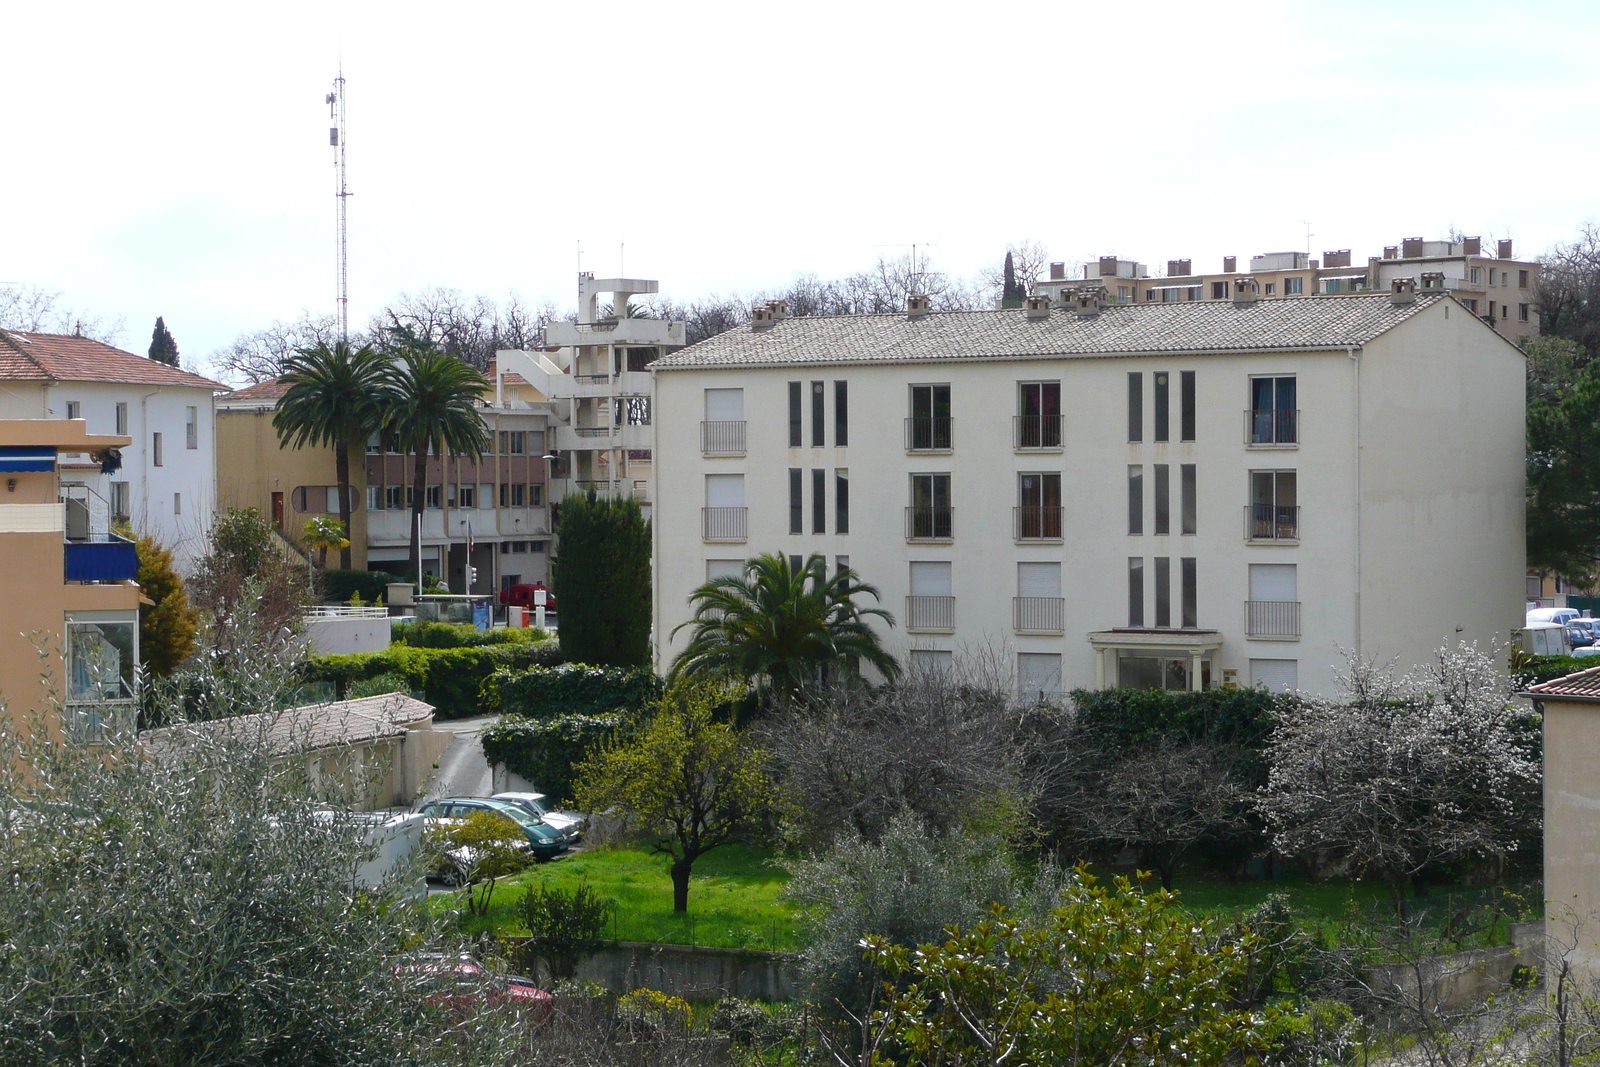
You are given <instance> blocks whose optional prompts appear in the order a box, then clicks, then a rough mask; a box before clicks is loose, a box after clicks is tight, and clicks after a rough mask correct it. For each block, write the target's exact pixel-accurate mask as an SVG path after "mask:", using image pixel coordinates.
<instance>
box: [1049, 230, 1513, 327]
mask: <svg viewBox="0 0 1600 1067" xmlns="http://www.w3.org/2000/svg"><path fill="white" fill-rule="evenodd" d="M1166 267H1167V269H1166V273H1165V274H1164V275H1157V276H1155V277H1152V276H1151V274H1150V268H1149V267H1147V266H1146V265H1145V264H1143V263H1137V262H1134V261H1132V260H1124V259H1118V258H1117V257H1115V256H1102V257H1101V258H1100V259H1099V261H1098V262H1095V263H1091V264H1087V265H1085V267H1084V271H1083V273H1084V279H1085V280H1087V281H1092V282H1098V283H1099V284H1101V285H1104V286H1105V287H1106V291H1107V293H1108V295H1109V297H1110V299H1112V300H1114V301H1116V302H1119V303H1124V304H1130V303H1187V302H1190V301H1211V300H1231V299H1232V298H1233V290H1234V288H1235V286H1237V285H1240V284H1243V285H1247V286H1253V287H1254V288H1255V290H1256V292H1257V295H1258V297H1259V298H1260V299H1262V300H1279V299H1285V298H1289V297H1299V296H1337V295H1340V294H1344V293H1361V292H1388V291H1389V287H1390V286H1391V284H1392V283H1393V282H1395V281H1396V280H1398V279H1402V278H1409V279H1410V280H1411V281H1412V282H1413V283H1414V284H1415V285H1416V287H1417V289H1419V290H1421V291H1423V292H1428V291H1430V290H1435V289H1437V290H1440V291H1444V292H1448V293H1450V294H1451V295H1453V296H1454V297H1455V298H1456V299H1457V300H1459V301H1460V302H1461V304H1462V306H1463V307H1465V308H1466V309H1467V310H1468V311H1471V312H1472V313H1473V314H1474V315H1478V316H1480V317H1482V318H1483V320H1484V321H1485V322H1487V323H1489V324H1490V325H1491V326H1493V327H1494V328H1495V331H1496V332H1498V333H1499V334H1500V335H1501V336H1502V337H1506V338H1509V339H1511V340H1513V341H1515V340H1519V339H1521V338H1523V337H1530V336H1535V335H1537V334H1538V333H1539V304H1538V297H1537V295H1536V294H1537V290H1538V285H1539V264H1538V262H1536V261H1534V260H1519V259H1515V258H1513V256H1512V243H1511V242H1510V241H1499V242H1497V243H1496V246H1495V253H1494V254H1493V255H1490V254H1489V253H1488V252H1487V251H1485V249H1484V244H1483V240H1482V238H1478V237H1463V238H1461V239H1459V240H1453V241H1425V240H1423V239H1422V238H1420V237H1408V238H1406V239H1405V240H1403V241H1401V242H1400V243H1399V244H1397V245H1389V246H1387V247H1385V248H1384V249H1383V254H1382V255H1381V256H1369V257H1367V258H1366V259H1364V260H1354V259H1352V258H1351V254H1350V250H1349V249H1348V248H1341V249H1333V250H1331V251H1326V252H1324V253H1323V254H1322V256H1321V258H1313V257H1312V255H1311V254H1310V253H1309V252H1270V253H1266V254H1264V255H1258V256H1251V257H1250V259H1249V261H1248V263H1247V264H1246V265H1245V267H1244V268H1242V269H1241V267H1240V265H1239V258H1238V257H1237V256H1224V257H1222V269H1221V270H1220V271H1216V272H1214V273H1209V274H1208V273H1205V272H1201V273H1195V271H1194V263H1193V261H1192V260H1188V259H1169V260H1167V264H1166ZM1078 284H1081V282H1078V281H1075V280H1072V279H1069V278H1067V276H1066V265H1065V264H1064V263H1053V264H1051V266H1050V277H1049V278H1048V279H1040V280H1038V281H1037V282H1036V283H1035V291H1037V292H1042V293H1046V294H1048V295H1049V296H1050V297H1051V298H1052V299H1055V300H1064V299H1066V298H1065V297H1063V295H1062V294H1063V293H1064V292H1069V291H1070V290H1071V288H1072V287H1073V286H1074V285H1078Z"/></svg>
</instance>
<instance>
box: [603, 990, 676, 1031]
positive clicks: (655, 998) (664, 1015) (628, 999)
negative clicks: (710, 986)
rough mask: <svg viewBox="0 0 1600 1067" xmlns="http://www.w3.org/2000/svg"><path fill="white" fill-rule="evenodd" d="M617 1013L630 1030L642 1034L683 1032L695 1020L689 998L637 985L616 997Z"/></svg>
mask: <svg viewBox="0 0 1600 1067" xmlns="http://www.w3.org/2000/svg"><path fill="white" fill-rule="evenodd" d="M617 1014H618V1015H619V1016H621V1018H622V1020H623V1022H624V1023H626V1024H627V1027H628V1032H629V1033H631V1034H634V1035H636V1036H639V1037H657V1036H665V1035H668V1034H683V1033H687V1032H688V1030H689V1024H690V1023H691V1022H692V1021H693V1020H694V1012H693V1010H692V1009H691V1008H690V1007H689V1002H688V1001H687V1000H684V999H683V998H682V997H674V996H669V995H668V994H666V993H661V992H658V991H657V990H654V989H635V990H634V991H633V992H631V993H624V994H622V996H621V997H620V998H618V1000H617Z"/></svg>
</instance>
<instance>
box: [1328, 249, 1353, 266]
mask: <svg viewBox="0 0 1600 1067" xmlns="http://www.w3.org/2000/svg"><path fill="white" fill-rule="evenodd" d="M1349 265H1350V250H1349V249H1348V248H1339V249H1335V250H1334V251H1332V252H1324V253H1322V266H1323V269H1325V270H1332V269H1333V268H1335V267H1348V266H1349Z"/></svg>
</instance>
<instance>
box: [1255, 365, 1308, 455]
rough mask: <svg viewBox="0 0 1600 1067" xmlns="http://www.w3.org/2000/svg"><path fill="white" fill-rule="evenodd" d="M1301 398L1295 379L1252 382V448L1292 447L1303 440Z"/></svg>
mask: <svg viewBox="0 0 1600 1067" xmlns="http://www.w3.org/2000/svg"><path fill="white" fill-rule="evenodd" d="M1298 402H1299V394H1298V391H1297V389H1296V385H1295V379H1294V378H1293V377H1292V376H1285V377H1281V378H1251V379H1250V420H1249V421H1250V444H1253V445H1284V444H1288V445H1292V444H1294V443H1295V442H1297V441H1298V440H1299V439H1300V438H1299V432H1298V431H1299V426H1298V423H1299V421H1300V419H1299V412H1298V410H1297V409H1296V405H1297V404H1298Z"/></svg>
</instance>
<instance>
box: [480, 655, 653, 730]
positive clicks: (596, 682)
mask: <svg viewBox="0 0 1600 1067" xmlns="http://www.w3.org/2000/svg"><path fill="white" fill-rule="evenodd" d="M660 696H661V679H659V678H657V677H656V676H655V675H654V674H652V673H651V672H650V671H649V670H648V669H647V668H644V667H588V666H585V665H583V664H581V663H567V664H563V665H561V666H559V667H550V668H548V669H545V670H529V671H520V672H519V671H515V670H500V671H496V672H495V673H494V674H493V675H491V676H490V677H489V679H488V680H487V681H485V682H484V684H483V699H482V704H483V707H484V709H485V710H486V711H501V712H504V713H506V714H508V715H525V716H529V717H531V718H536V719H548V718H552V717H555V716H558V715H591V716H592V715H606V714H608V713H610V712H613V711H617V710H619V709H621V710H624V711H627V712H630V713H631V712H637V711H638V710H639V709H641V708H643V707H644V706H645V705H646V704H648V703H649V702H650V701H652V700H655V699H657V698H658V697H660Z"/></svg>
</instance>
